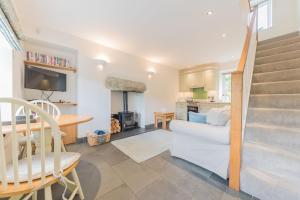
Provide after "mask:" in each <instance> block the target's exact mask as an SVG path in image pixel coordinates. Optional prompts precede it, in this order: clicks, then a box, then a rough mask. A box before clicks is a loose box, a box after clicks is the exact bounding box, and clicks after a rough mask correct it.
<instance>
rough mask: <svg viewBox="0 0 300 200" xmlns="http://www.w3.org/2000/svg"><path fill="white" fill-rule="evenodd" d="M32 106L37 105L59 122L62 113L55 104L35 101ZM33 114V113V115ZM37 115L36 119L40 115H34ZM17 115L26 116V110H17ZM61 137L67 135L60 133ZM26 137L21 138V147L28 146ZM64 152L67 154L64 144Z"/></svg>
mask: <svg viewBox="0 0 300 200" xmlns="http://www.w3.org/2000/svg"><path fill="white" fill-rule="evenodd" d="M30 103H31V104H33V105H36V106H38V107H40V108H41V109H42V110H43V111H45V112H47V113H48V114H50V115H52V117H53V118H54V119H55V120H59V117H60V116H61V111H60V109H59V108H58V107H57V106H56V105H55V104H54V103H51V102H50V101H44V100H33V101H30ZM31 114H33V113H31ZM34 114H35V115H36V117H38V115H37V114H36V113H34ZM17 115H19V116H22V115H25V110H24V108H22V107H20V108H19V109H18V110H17ZM60 134H61V136H62V137H64V136H65V135H66V134H65V133H64V132H62V131H61V132H60ZM31 137H32V141H34V139H35V138H34V134H32V135H31ZM37 140H39V138H37ZM25 141H26V139H25V137H20V144H21V146H26V145H25ZM46 141H48V142H50V140H49V139H48V140H46ZM37 145H39V143H37ZM61 147H62V150H63V151H64V152H66V148H65V145H64V144H63V143H62V146H61ZM23 150H25V148H23ZM22 154H23V153H22Z"/></svg>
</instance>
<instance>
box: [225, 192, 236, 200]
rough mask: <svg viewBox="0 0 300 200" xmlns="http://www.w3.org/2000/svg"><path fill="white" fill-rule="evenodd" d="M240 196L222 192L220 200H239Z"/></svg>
mask: <svg viewBox="0 0 300 200" xmlns="http://www.w3.org/2000/svg"><path fill="white" fill-rule="evenodd" d="M240 199H241V198H240V197H238V196H232V195H230V194H227V193H224V195H223V196H222V198H221V200H240Z"/></svg>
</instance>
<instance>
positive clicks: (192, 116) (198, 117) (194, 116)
mask: <svg viewBox="0 0 300 200" xmlns="http://www.w3.org/2000/svg"><path fill="white" fill-rule="evenodd" d="M189 121H190V122H196V123H200V124H206V114H203V113H196V112H191V111H190V112H189Z"/></svg>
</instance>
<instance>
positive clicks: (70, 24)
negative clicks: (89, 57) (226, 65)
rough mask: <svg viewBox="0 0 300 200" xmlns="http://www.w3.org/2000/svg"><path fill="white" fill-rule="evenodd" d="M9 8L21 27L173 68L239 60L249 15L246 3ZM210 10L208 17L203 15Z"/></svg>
mask: <svg viewBox="0 0 300 200" xmlns="http://www.w3.org/2000/svg"><path fill="white" fill-rule="evenodd" d="M13 3H14V5H15V7H16V11H17V15H18V17H19V19H20V21H21V24H22V26H24V25H32V26H34V27H36V28H49V29H52V30H57V31H61V32H65V33H68V34H72V35H75V36H78V37H80V38H83V39H87V40H90V41H93V42H97V43H99V44H102V45H104V46H108V47H111V48H115V49H118V50H121V51H124V52H127V53H130V54H133V55H136V56H139V57H143V58H146V59H148V60H150V61H153V62H158V63H161V64H164V65H168V66H171V67H176V68H185V67H189V66H194V65H198V64H203V63H210V62H226V61H230V60H236V59H238V57H239V56H240V53H241V49H242V45H243V40H244V37H245V31H246V23H247V22H246V20H247V18H246V16H247V12H248V10H247V8H246V6H247V5H248V2H247V0H226V1H220V0H188V1H187V0H126V1H125V0H88V1H82V0H26V1H23V0H13ZM245 5H246V6H245ZM209 10H212V11H213V14H212V15H208V14H207V12H208V11H209ZM224 33H226V37H222V34H224ZM223 36H225V35H223Z"/></svg>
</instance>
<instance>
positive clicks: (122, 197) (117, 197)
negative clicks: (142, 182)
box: [97, 184, 137, 200]
mask: <svg viewBox="0 0 300 200" xmlns="http://www.w3.org/2000/svg"><path fill="white" fill-rule="evenodd" d="M97 200H137V198H136V196H135V194H134V193H133V192H132V190H131V189H130V188H129V187H128V186H127V185H125V184H123V185H121V186H120V187H117V188H116V189H114V190H112V191H110V192H108V193H106V194H105V195H103V196H102V197H100V198H98V199H97Z"/></svg>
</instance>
